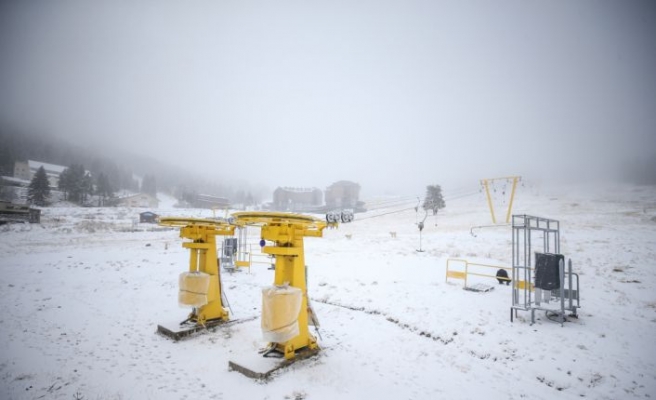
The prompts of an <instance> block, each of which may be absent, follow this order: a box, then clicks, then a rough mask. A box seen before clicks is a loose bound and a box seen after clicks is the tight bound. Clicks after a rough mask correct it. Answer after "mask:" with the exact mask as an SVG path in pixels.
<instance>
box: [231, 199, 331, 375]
mask: <svg viewBox="0 0 656 400" xmlns="http://www.w3.org/2000/svg"><path fill="white" fill-rule="evenodd" d="M232 217H233V218H234V223H235V224H236V225H255V226H260V227H261V237H262V239H264V240H265V241H269V242H273V245H265V246H264V247H263V248H262V252H263V253H267V254H270V255H272V256H274V257H275V277H274V285H275V286H283V285H288V286H290V287H293V288H298V289H300V291H301V295H302V300H301V308H300V311H299V314H298V328H299V333H298V335H296V336H295V337H293V338H291V339H289V340H287V341H284V342H282V343H270V344H269V350H275V351H277V352H280V353H281V354H283V355H284V357H285V359H286V360H292V359H294V358H295V357H296V356H297V354H299V353H297V352H301V351H304V350H305V353H308V352H309V353H311V354H314V353H316V352H317V351H318V350H319V346H318V344H317V339H316V338H315V337H314V336H313V335H312V334H310V332H309V321H308V320H309V318H311V312H312V311H311V310H309V307H308V294H307V284H306V275H305V255H304V250H303V238H304V237H306V236H309V237H322V236H323V230H324V228H326V227H327V226H328V225H329V223H327V222H326V221H323V220H320V219H318V218H315V217H312V216H308V215H302V214H291V213H280V212H266V211H259V212H250V211H245V212H236V213H233V214H232ZM330 225H336V224H330ZM308 310H309V311H308ZM278 311H279V312H281V313H282V312H283V311H281V310H278ZM273 312H274V313H275V312H277V311H276V310H275V309H274V310H273ZM231 367H232V368H234V369H240V368H241V369H244V368H243V367H240V366H238V365H231ZM241 369H240V370H241ZM242 372H243V371H242Z"/></svg>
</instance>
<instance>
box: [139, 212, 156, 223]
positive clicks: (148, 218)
mask: <svg viewBox="0 0 656 400" xmlns="http://www.w3.org/2000/svg"><path fill="white" fill-rule="evenodd" d="M158 219H159V215H157V214H155V213H154V212H152V211H144V212H142V213H139V222H140V223H142V224H143V223H146V224H156V223H157V220H158Z"/></svg>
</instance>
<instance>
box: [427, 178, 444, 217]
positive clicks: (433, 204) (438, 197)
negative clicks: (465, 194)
mask: <svg viewBox="0 0 656 400" xmlns="http://www.w3.org/2000/svg"><path fill="white" fill-rule="evenodd" d="M423 207H424V210H432V211H433V215H435V214H437V211H438V210H439V209H442V208H444V207H446V204H445V203H444V198H443V197H442V188H441V187H440V185H428V186H426V198H425V199H424V204H423Z"/></svg>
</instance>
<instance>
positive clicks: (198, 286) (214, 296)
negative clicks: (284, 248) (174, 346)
mask: <svg viewBox="0 0 656 400" xmlns="http://www.w3.org/2000/svg"><path fill="white" fill-rule="evenodd" d="M159 224H160V225H162V226H171V227H179V228H180V237H181V238H183V239H187V240H188V241H185V242H183V243H182V247H184V248H187V249H189V270H188V272H184V273H182V274H180V277H179V285H180V291H179V294H178V302H179V304H180V305H181V306H187V307H191V308H192V311H191V313H190V314H189V316H188V317H187V319H186V320H184V321H182V322H181V323H180V324H179V325H178V326H175V327H167V326H163V325H158V326H157V331H158V332H159V333H161V334H163V335H165V336H168V337H170V338H171V339H173V340H178V339H181V338H182V337H185V336H188V335H190V334H192V333H194V332H196V331H198V330H200V329H205V328H210V327H213V326H216V325H219V324H222V323H225V322H226V321H228V320H229V318H230V317H229V313H228V310H227V309H226V308H224V306H223V302H222V288H221V274H220V271H219V263H218V260H217V251H216V236H217V235H220V236H232V235H234V232H235V226H234V225H230V224H228V223H226V222H223V221H219V220H213V219H202V218H184V217H163V218H160V220H159Z"/></svg>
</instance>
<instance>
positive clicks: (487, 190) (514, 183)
mask: <svg viewBox="0 0 656 400" xmlns="http://www.w3.org/2000/svg"><path fill="white" fill-rule="evenodd" d="M521 179H522V177H521V176H505V177H501V178H492V179H481V185H482V186H483V187H484V188H485V196H486V198H487V205H488V207H489V208H490V215H491V216H492V223H493V224H496V223H497V219H496V217H495V215H494V205H493V202H492V197H491V196H490V185H491V184H493V183H494V181H501V180H506V181H509V180H512V189H511V192H510V201H509V202H508V210H507V212H506V223H507V224H508V223H510V214H511V213H512V206H513V200H514V198H515V190H516V189H517V182H519V181H520V180H521Z"/></svg>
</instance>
